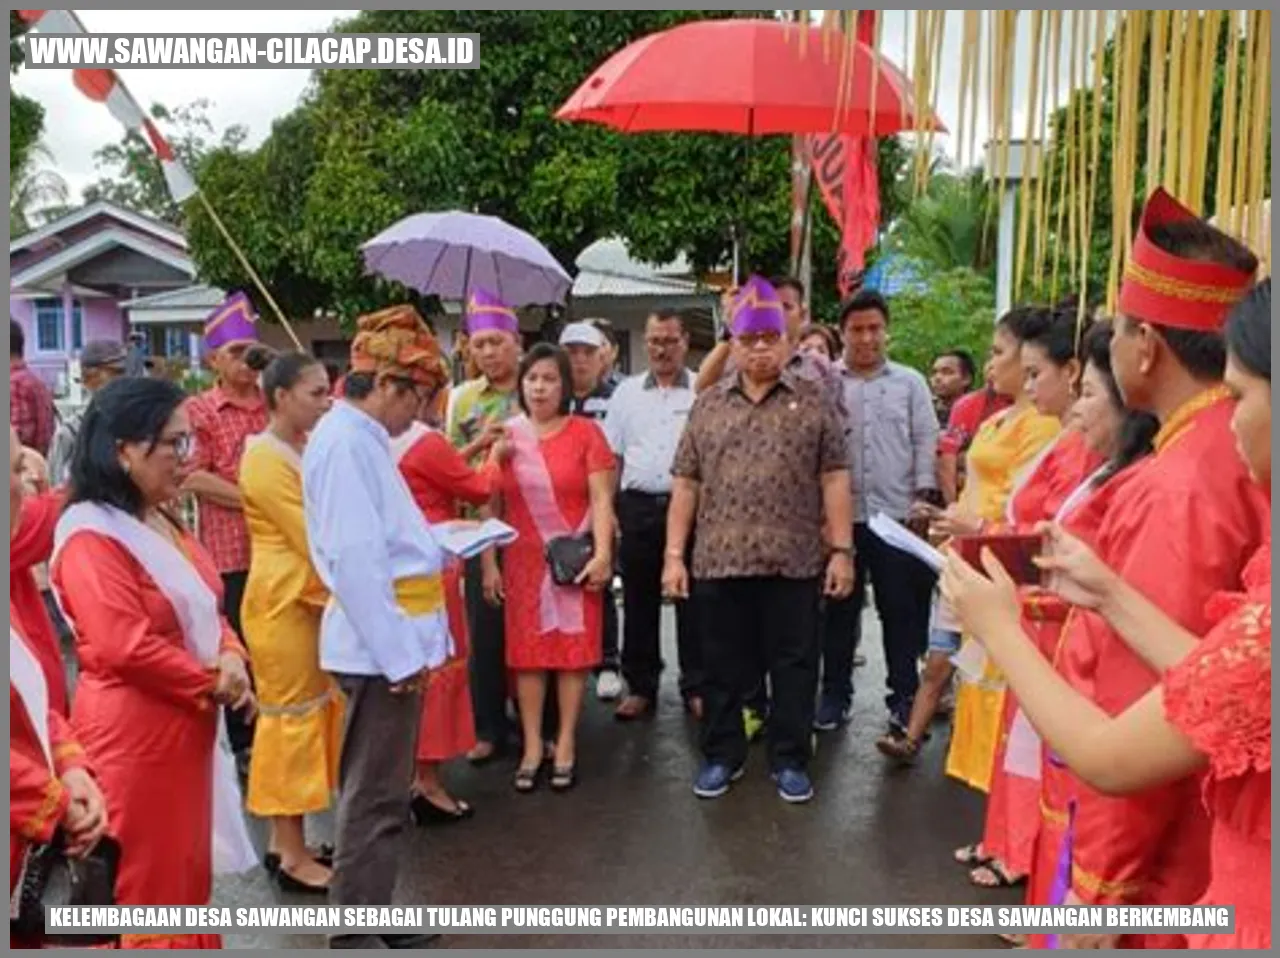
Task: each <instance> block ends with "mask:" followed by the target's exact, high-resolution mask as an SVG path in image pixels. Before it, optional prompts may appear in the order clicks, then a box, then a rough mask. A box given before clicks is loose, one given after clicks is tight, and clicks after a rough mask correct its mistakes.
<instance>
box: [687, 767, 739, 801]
mask: <svg viewBox="0 0 1280 958" xmlns="http://www.w3.org/2000/svg"><path fill="white" fill-rule="evenodd" d="M745 771H746V767H745V766H743V765H739V766H738V767H737V768H730V767H729V766H728V765H722V764H720V763H719V762H704V763H703V765H702V768H701V769H699V770H698V777H697V778H695V779H694V780H693V794H695V795H697V796H698V797H699V798H719V797H720V796H721V795H723V794H724V793H725V792H727V791H729V786H730V785H732V784H733V783H734V782H736V781H737V780H738V779H740V778H742V775H743V772H745Z"/></svg>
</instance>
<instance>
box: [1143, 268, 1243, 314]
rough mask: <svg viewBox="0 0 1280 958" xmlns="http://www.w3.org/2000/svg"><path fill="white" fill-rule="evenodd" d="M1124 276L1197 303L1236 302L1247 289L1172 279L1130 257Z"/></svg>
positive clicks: (1149, 287)
mask: <svg viewBox="0 0 1280 958" xmlns="http://www.w3.org/2000/svg"><path fill="white" fill-rule="evenodd" d="M1124 278H1125V279H1131V280H1133V281H1134V282H1137V283H1140V284H1141V285H1143V286H1145V287H1146V288H1147V289H1149V290H1152V291H1153V292H1157V293H1162V294H1163V295H1165V296H1173V297H1175V298H1177V299H1189V300H1192V301H1194V302H1199V303H1226V304H1228V305H1231V304H1234V303H1235V302H1237V301H1238V300H1239V299H1240V297H1241V296H1243V295H1244V294H1245V291H1246V290H1247V289H1248V287H1247V286H1240V287H1237V288H1235V289H1223V288H1222V287H1221V286H1208V285H1206V284H1204V283H1192V282H1188V281H1187V280H1185V279H1174V278H1173V277H1171V276H1165V275H1163V274H1162V273H1155V272H1152V271H1151V270H1149V269H1147V268H1146V267H1145V266H1142V265H1140V264H1138V263H1135V262H1134V261H1133V260H1132V259H1130V260H1129V262H1128V265H1126V266H1125V270H1124Z"/></svg>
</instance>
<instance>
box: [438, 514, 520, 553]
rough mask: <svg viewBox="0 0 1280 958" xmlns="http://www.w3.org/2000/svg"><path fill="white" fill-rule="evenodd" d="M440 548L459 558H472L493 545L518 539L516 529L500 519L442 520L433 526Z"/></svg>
mask: <svg viewBox="0 0 1280 958" xmlns="http://www.w3.org/2000/svg"><path fill="white" fill-rule="evenodd" d="M431 531H432V532H433V533H435V537H436V542H437V543H439V545H440V548H441V549H443V550H444V551H445V552H447V553H449V555H451V556H455V557H456V558H459V559H471V558H474V557H475V556H478V555H479V554H480V553H482V552H484V550H485V549H488V548H490V547H492V546H506V545H510V544H511V543H513V542H515V541H516V538H517V533H516V530H515V529H513V528H511V526H509V525H507V524H506V523H505V522H502V521H501V520H499V519H486V520H485V521H484V522H468V521H466V520H458V521H457V522H441V523H439V524H438V525H434V526H432V527H431Z"/></svg>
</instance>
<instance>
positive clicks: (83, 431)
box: [67, 379, 187, 516]
mask: <svg viewBox="0 0 1280 958" xmlns="http://www.w3.org/2000/svg"><path fill="white" fill-rule="evenodd" d="M186 399H187V394H186V393H185V392H183V391H182V389H181V388H179V387H178V386H177V385H176V384H174V383H171V382H169V380H167V379H117V380H115V381H114V382H111V383H108V384H107V385H106V386H104V387H103V388H102V389H100V390H98V392H97V393H95V394H94V397H93V400H92V401H91V402H90V403H89V408H88V409H87V410H85V414H84V420H83V421H82V422H81V424H80V432H79V434H78V435H77V436H76V444H75V448H74V450H73V451H72V453H71V492H70V494H69V496H68V498H67V504H68V505H71V504H74V503H77V502H96V503H100V504H102V505H108V506H115V507H116V508H117V509H122V510H123V511H125V512H127V513H129V515H131V516H141V514H142V511H143V509H144V508H145V506H146V503H145V502H144V501H143V499H142V492H141V490H139V489H138V487H137V486H136V485H135V484H134V481H133V480H132V479H131V478H129V474H128V473H127V472H125V471H124V469H123V468H122V467H121V465H120V444H121V443H125V442H138V443H147V444H148V451H149V452H150V451H154V450H155V447H156V444H157V443H158V442H159V440H160V436H161V434H162V433H163V432H164V427H165V426H166V425H167V424H168V422H169V419H170V418H171V417H172V416H173V414H174V412H175V411H176V410H177V408H178V407H179V406H181V405H182V404H183V402H185V401H186Z"/></svg>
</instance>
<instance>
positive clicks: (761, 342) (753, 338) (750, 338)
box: [734, 333, 782, 349]
mask: <svg viewBox="0 0 1280 958" xmlns="http://www.w3.org/2000/svg"><path fill="white" fill-rule="evenodd" d="M734 338H735V339H737V340H738V343H739V344H740V345H741V346H742V347H743V348H744V349H755V348H756V347H757V346H765V347H772V346H776V345H778V343H779V342H780V341H781V340H782V334H781V333H742V334H741V335H739V336H736V337H734Z"/></svg>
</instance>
